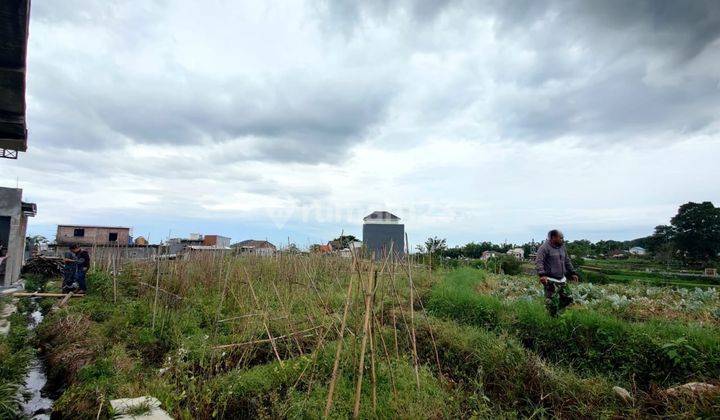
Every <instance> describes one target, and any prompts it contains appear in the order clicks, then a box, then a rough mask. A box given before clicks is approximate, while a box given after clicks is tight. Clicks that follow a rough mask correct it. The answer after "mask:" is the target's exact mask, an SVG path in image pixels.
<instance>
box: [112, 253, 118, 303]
mask: <svg viewBox="0 0 720 420" xmlns="http://www.w3.org/2000/svg"><path fill="white" fill-rule="evenodd" d="M112 273H113V303H117V270H116V269H115V258H113V263H112Z"/></svg>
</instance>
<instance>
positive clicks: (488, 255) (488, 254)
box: [480, 251, 502, 261]
mask: <svg viewBox="0 0 720 420" xmlns="http://www.w3.org/2000/svg"><path fill="white" fill-rule="evenodd" d="M500 255H502V254H501V253H499V252H497V251H483V253H482V255H481V256H480V259H481V260H483V261H487V260H489V259H490V258H496V257H499V256H500Z"/></svg>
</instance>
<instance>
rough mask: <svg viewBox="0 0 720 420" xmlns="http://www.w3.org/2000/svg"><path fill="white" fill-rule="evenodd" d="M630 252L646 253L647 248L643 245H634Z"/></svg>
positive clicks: (632, 253) (634, 253)
mask: <svg viewBox="0 0 720 420" xmlns="http://www.w3.org/2000/svg"><path fill="white" fill-rule="evenodd" d="M628 252H629V253H630V254H631V255H645V254H646V251H645V248H643V247H641V246H634V247H632V248H630V249H629V250H628Z"/></svg>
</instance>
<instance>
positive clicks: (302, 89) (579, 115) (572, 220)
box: [0, 0, 720, 243]
mask: <svg viewBox="0 0 720 420" xmlns="http://www.w3.org/2000/svg"><path fill="white" fill-rule="evenodd" d="M428 4H429V3H426V2H418V3H414V2H409V1H403V2H397V3H384V2H378V3H375V2H362V3H352V2H334V1H333V2H314V1H307V2H303V1H293V2H245V3H242V4H238V3H236V2H224V1H219V2H210V3H208V4H204V5H203V6H202V7H199V6H198V4H197V3H196V2H190V1H173V2H165V1H157V2H118V3H114V2H104V3H95V2H89V1H87V2H86V1H82V0H74V1H71V2H60V3H58V2H37V4H35V3H34V4H33V7H34V9H33V12H32V15H31V16H32V22H31V32H32V34H31V41H30V48H29V58H28V61H29V75H28V86H29V87H28V89H29V90H28V104H29V109H28V119H29V129H30V139H29V151H28V152H27V153H25V154H23V155H22V156H21V157H20V159H19V160H18V161H16V162H7V163H3V167H2V172H0V176H1V178H0V180H2V181H3V184H4V185H14V184H15V178H16V177H17V178H19V180H20V184H21V186H23V187H24V188H25V190H26V192H25V193H26V196H27V197H28V198H30V199H33V200H35V201H37V202H38V205H39V215H38V217H37V218H36V220H34V222H33V223H34V224H35V225H36V226H38V227H39V228H41V229H45V230H46V231H47V230H48V229H49V228H48V226H51V225H52V224H55V223H64V222H78V223H80V222H87V221H88V219H92V221H93V223H100V222H107V223H112V224H133V223H135V224H144V223H145V222H144V220H152V224H153V225H152V226H150V227H149V228H148V229H152V230H153V235H154V236H155V237H161V236H162V235H164V234H165V233H166V231H167V226H166V224H165V222H164V221H165V220H168V222H167V224H173V223H176V222H175V221H177V220H183V221H184V223H189V224H192V223H196V224H198V225H201V226H209V228H212V229H223V230H229V231H234V232H240V233H238V234H239V235H244V233H243V229H245V227H246V226H250V225H258V224H259V225H261V226H262V227H261V228H257V227H256V228H253V229H264V232H266V236H267V237H270V238H275V239H276V240H280V239H282V240H283V241H284V240H285V239H286V236H287V235H286V233H287V231H288V230H291V231H292V232H293V233H294V234H296V235H309V236H310V237H312V238H316V239H317V240H320V239H327V238H324V237H325V236H327V235H332V234H334V233H337V232H339V231H340V230H341V229H346V230H348V229H350V230H353V229H358V226H359V224H360V220H361V217H362V216H363V215H364V213H365V212H369V211H370V210H375V209H378V208H380V207H383V208H386V209H388V210H395V211H397V213H399V215H400V216H401V217H403V219H404V221H405V222H406V223H407V226H408V231H409V232H411V235H412V236H413V237H415V238H417V239H419V238H420V237H422V236H425V235H438V236H447V237H448V238H449V242H450V243H458V242H463V241H469V240H473V239H474V240H483V239H492V240H503V239H506V238H507V239H508V240H514V241H524V240H527V239H529V238H531V237H535V238H536V239H538V238H539V237H541V236H542V235H543V232H544V231H546V230H547V228H548V227H549V226H561V227H566V229H565V230H566V231H567V233H568V236H570V237H572V236H573V235H575V236H576V237H577V236H588V237H592V238H595V239H598V238H600V237H609V236H617V237H629V236H633V235H638V234H648V233H650V231H651V229H652V227H653V226H654V225H656V224H659V223H664V222H666V221H667V219H668V218H669V217H670V216H672V214H673V213H674V211H675V209H676V208H677V206H678V205H679V204H681V203H683V202H685V201H689V200H695V201H699V200H715V201H718V199H719V198H720V197H719V196H720V187H719V186H718V185H720V184H718V183H716V182H712V180H713V179H717V178H718V176H719V175H720V169H718V166H717V164H716V163H715V161H714V160H713V156H718V155H720V137H719V136H718V133H719V130H718V128H720V121H718V115H720V113H719V112H718V111H720V95H718V93H719V92H718V90H719V88H718V86H719V83H720V72H718V66H717V63H718V59H719V58H720V42H719V41H718V40H717V39H718V38H717V37H718V34H719V33H720V30H719V28H720V8H719V7H718V6H717V3H712V2H707V3H704V2H698V3H696V4H695V5H694V6H693V7H689V8H686V9H683V10H678V11H673V10H671V11H670V12H672V13H669V12H668V13H659V11H658V10H654V9H653V8H654V7H656V6H655V5H653V3H652V2H637V3H635V4H633V5H626V4H625V2H620V3H612V4H611V3H607V4H603V5H596V4H588V5H585V6H579V5H577V4H575V3H572V2H564V1H559V0H558V1H538V2H529V3H528V2H498V3H494V2H487V3H484V4H483V5H482V6H478V5H477V4H475V2H463V1H450V2H446V3H442V4H441V3H438V4H437V6H436V7H425V6H427V5H428ZM423 5H424V6H423ZM673 7H674V6H673ZM666 12H667V11H666ZM31 229H32V226H31ZM248 229H250V228H248ZM192 230H195V229H190V228H188V230H187V231H188V232H189V231H192ZM355 231H356V232H357V230H355ZM220 233H222V232H220ZM300 239H301V238H300Z"/></svg>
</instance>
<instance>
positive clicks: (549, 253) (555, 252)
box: [535, 229, 578, 317]
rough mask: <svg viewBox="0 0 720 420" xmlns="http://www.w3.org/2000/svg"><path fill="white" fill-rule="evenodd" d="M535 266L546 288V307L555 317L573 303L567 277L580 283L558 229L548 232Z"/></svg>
mask: <svg viewBox="0 0 720 420" xmlns="http://www.w3.org/2000/svg"><path fill="white" fill-rule="evenodd" d="M535 266H536V268H537V273H538V276H540V283H542V285H543V287H544V288H545V306H547V309H548V311H549V312H550V315H551V316H553V317H555V316H557V315H558V312H560V311H561V310H562V309H564V308H566V307H567V306H568V305H570V304H571V303H572V302H573V299H572V296H571V295H570V288H569V287H568V285H567V277H566V276H570V278H572V280H573V281H575V282H577V281H578V276H577V273H576V272H575V269H574V268H573V265H572V262H570V256H569V255H568V254H567V250H565V238H564V237H563V234H562V232H560V231H559V230H557V229H553V230H551V231H550V232H548V238H547V240H546V241H545V242H543V244H542V245H540V248H538V251H537V258H536V260H535Z"/></svg>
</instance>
